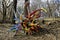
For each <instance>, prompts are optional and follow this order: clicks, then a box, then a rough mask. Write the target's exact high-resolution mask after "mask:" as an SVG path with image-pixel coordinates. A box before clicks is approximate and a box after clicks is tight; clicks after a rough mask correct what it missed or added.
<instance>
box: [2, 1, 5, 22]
mask: <svg viewBox="0 0 60 40" xmlns="http://www.w3.org/2000/svg"><path fill="white" fill-rule="evenodd" d="M2 6H3V22H5V21H6V2H5V0H3V2H2Z"/></svg>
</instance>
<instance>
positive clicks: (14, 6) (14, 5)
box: [13, 0, 17, 24]
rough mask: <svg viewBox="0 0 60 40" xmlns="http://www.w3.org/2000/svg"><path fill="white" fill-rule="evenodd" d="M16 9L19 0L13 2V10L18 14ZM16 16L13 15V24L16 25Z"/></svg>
mask: <svg viewBox="0 0 60 40" xmlns="http://www.w3.org/2000/svg"><path fill="white" fill-rule="evenodd" d="M16 7H17V0H13V9H14V12H15V13H16ZM14 18H15V15H14V13H13V23H14V24H15V20H14Z"/></svg>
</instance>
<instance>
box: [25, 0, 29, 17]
mask: <svg viewBox="0 0 60 40" xmlns="http://www.w3.org/2000/svg"><path fill="white" fill-rule="evenodd" d="M29 4H30V3H29V0H25V6H24V15H25V17H26V16H27V15H28V8H29Z"/></svg>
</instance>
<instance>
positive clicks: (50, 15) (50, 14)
mask: <svg viewBox="0 0 60 40" xmlns="http://www.w3.org/2000/svg"><path fill="white" fill-rule="evenodd" d="M47 5H48V9H49V11H48V13H49V17H52V12H51V8H50V5H49V1H48V0H47Z"/></svg>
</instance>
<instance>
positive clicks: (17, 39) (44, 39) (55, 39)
mask: <svg viewBox="0 0 60 40" xmlns="http://www.w3.org/2000/svg"><path fill="white" fill-rule="evenodd" d="M11 25H12V24H0V40H60V33H59V32H60V22H57V23H53V24H52V25H50V26H46V28H43V31H41V32H39V33H37V34H34V35H25V34H23V33H19V35H17V36H14V34H15V32H8V30H9V29H10V27H11Z"/></svg>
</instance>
